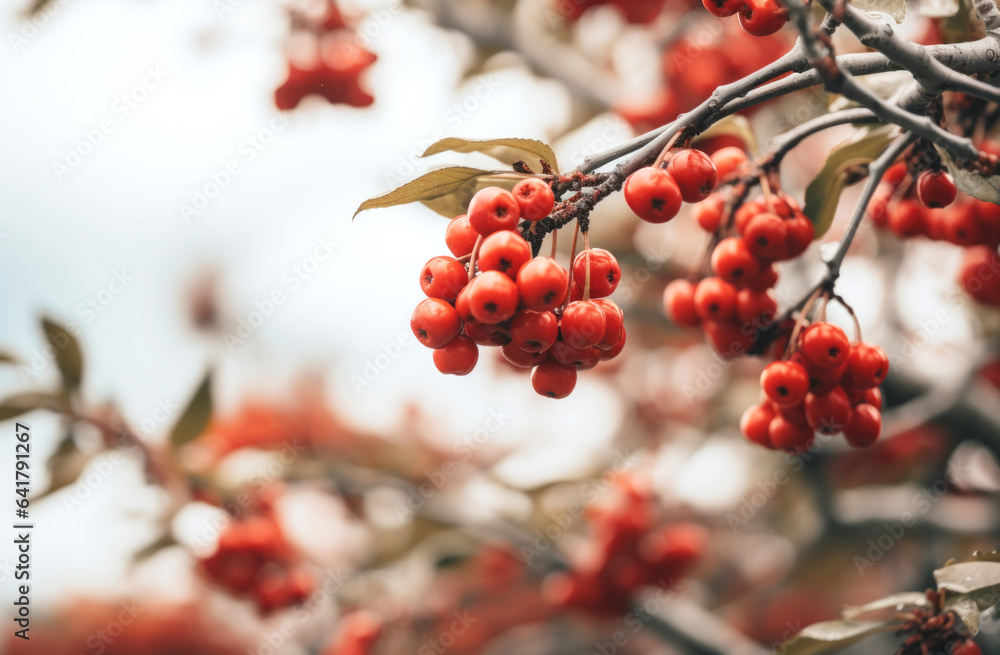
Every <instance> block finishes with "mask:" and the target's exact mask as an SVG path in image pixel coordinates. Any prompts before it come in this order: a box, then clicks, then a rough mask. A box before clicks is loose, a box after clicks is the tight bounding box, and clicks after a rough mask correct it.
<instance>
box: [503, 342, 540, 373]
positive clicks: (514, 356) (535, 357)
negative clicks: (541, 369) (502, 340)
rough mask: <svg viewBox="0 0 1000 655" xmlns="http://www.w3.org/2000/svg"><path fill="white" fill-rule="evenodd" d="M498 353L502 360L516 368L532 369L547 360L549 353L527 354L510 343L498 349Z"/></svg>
mask: <svg viewBox="0 0 1000 655" xmlns="http://www.w3.org/2000/svg"><path fill="white" fill-rule="evenodd" d="M500 353H501V354H502V355H503V357H504V359H506V360H507V361H508V362H510V363H511V364H513V365H514V366H516V367H518V368H534V367H536V366H538V365H539V364H541V363H542V362H544V361H545V360H547V359H548V358H549V353H547V352H538V353H529V352H527V351H526V350H521V349H520V348H518V347H517V345H515V344H514V342H513V341H511V342H510V343H508V344H504V346H503V347H502V348H500Z"/></svg>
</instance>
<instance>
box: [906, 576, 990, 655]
mask: <svg viewBox="0 0 1000 655" xmlns="http://www.w3.org/2000/svg"><path fill="white" fill-rule="evenodd" d="M927 599H928V600H929V601H930V604H931V607H930V609H926V610H925V609H915V610H912V611H911V612H910V613H909V616H910V617H911V618H910V619H909V620H908V621H907V622H906V624H905V625H904V626H903V628H902V629H900V630H899V631H898V633H897V634H905V635H909V636H908V637H907V639H906V640H905V641H904V642H903V643H902V645H901V646H900V647H899V649H898V650H897V651H896V652H895V654H894V655H924V654H925V653H951V655H983V651H982V649H980V648H979V645H978V644H976V642H975V641H973V639H972V637H969V636H968V634H967V630H966V629H965V626H964V625H963V623H962V620H961V619H960V618H959V617H958V615H957V614H955V612H954V611H953V610H952V611H944V610H943V608H942V605H943V598H942V596H941V594H940V593H939V592H937V591H928V592H927Z"/></svg>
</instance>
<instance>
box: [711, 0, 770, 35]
mask: <svg viewBox="0 0 1000 655" xmlns="http://www.w3.org/2000/svg"><path fill="white" fill-rule="evenodd" d="M702 2H703V3H704V5H705V9H707V10H708V11H709V13H711V14H712V15H714V16H719V17H720V18H725V17H726V16H733V15H735V14H739V15H740V27H742V28H743V29H744V30H745V31H746V33H747V34H752V35H754V36H767V35H769V34H774V33H775V32H777V31H778V30H780V29H781V28H782V26H784V24H785V23H787V22H788V10H787V9H785V6H784V5H783V4H782V3H781V0H702Z"/></svg>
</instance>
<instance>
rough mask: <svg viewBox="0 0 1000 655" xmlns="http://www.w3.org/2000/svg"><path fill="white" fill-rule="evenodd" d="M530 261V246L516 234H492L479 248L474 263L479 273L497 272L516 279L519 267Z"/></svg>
mask: <svg viewBox="0 0 1000 655" xmlns="http://www.w3.org/2000/svg"><path fill="white" fill-rule="evenodd" d="M530 261H531V246H529V245H528V242H527V241H525V240H524V239H522V238H521V235H519V234H518V233H517V232H513V231H511V230H500V231H499V232H494V233H493V234H491V235H489V236H488V237H486V238H485V239H483V243H482V245H480V246H479V257H478V258H477V259H476V263H477V264H478V265H479V270H481V271H499V272H501V273H503V274H504V275H506V276H507V277H509V278H511V279H516V278H517V272H518V271H520V270H521V267H522V266H524V265H525V264H527V263H528V262H530Z"/></svg>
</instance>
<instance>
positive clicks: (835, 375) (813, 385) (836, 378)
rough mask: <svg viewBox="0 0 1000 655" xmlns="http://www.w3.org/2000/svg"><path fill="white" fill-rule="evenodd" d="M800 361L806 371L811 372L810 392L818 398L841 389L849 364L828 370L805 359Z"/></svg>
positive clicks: (845, 363)
mask: <svg viewBox="0 0 1000 655" xmlns="http://www.w3.org/2000/svg"><path fill="white" fill-rule="evenodd" d="M797 355H799V353H796V354H795V356H797ZM793 357H794V356H793ZM799 361H801V363H802V364H804V365H806V370H807V371H809V392H810V393H813V394H816V395H817V396H825V395H826V394H828V393H830V392H831V391H833V390H834V389H836V388H837V387H839V386H840V382H841V379H842V378H843V377H844V372H845V371H847V362H844V363H843V364H841V365H840V366H838V367H837V368H832V369H829V370H827V369H822V368H818V367H816V366H813V365H811V364H809V363H808V361H807V360H806V359H805V358H804V357H803V358H801V360H799Z"/></svg>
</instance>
